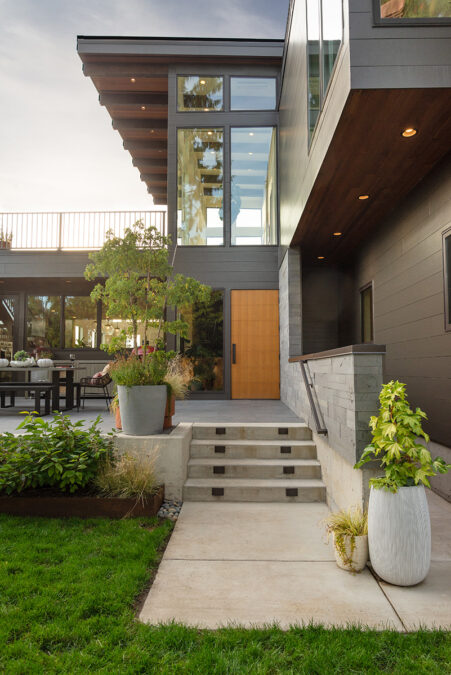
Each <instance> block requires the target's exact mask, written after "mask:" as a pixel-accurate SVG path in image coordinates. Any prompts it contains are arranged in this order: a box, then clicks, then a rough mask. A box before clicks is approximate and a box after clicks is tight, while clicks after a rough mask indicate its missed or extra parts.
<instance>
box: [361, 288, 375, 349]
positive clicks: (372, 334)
mask: <svg viewBox="0 0 451 675" xmlns="http://www.w3.org/2000/svg"><path fill="white" fill-rule="evenodd" d="M368 289H371V340H369V341H368V342H364V340H363V333H364V315H363V293H364V292H365V291H367V290H368ZM359 300H360V343H361V344H367V345H371V344H374V280H371V281H369V282H368V283H367V284H364V285H363V286H361V287H360V288H359Z"/></svg>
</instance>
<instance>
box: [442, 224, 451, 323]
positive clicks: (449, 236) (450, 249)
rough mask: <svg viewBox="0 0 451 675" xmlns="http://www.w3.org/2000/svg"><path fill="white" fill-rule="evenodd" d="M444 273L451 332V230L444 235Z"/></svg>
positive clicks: (446, 317) (447, 318)
mask: <svg viewBox="0 0 451 675" xmlns="http://www.w3.org/2000/svg"><path fill="white" fill-rule="evenodd" d="M443 271H444V280H445V327H446V330H451V230H448V232H445V234H444V235H443Z"/></svg>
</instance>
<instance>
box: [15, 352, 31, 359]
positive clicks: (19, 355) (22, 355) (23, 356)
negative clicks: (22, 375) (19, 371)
mask: <svg viewBox="0 0 451 675" xmlns="http://www.w3.org/2000/svg"><path fill="white" fill-rule="evenodd" d="M29 358H30V355H29V354H28V353H27V352H26V351H25V350H23V349H21V350H20V351H18V352H16V353H15V354H14V361H26V360H27V359H29Z"/></svg>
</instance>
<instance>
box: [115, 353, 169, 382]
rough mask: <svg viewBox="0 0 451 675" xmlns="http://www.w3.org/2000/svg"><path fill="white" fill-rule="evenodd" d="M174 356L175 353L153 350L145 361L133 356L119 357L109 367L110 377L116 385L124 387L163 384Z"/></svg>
mask: <svg viewBox="0 0 451 675" xmlns="http://www.w3.org/2000/svg"><path fill="white" fill-rule="evenodd" d="M174 356H175V352H165V351H163V350H155V351H154V352H152V353H151V354H147V356H146V358H145V359H141V358H140V357H139V356H135V355H134V354H132V355H131V356H129V357H120V358H118V359H117V360H116V361H114V362H113V364H112V365H111V369H110V375H111V378H112V379H113V381H114V382H115V383H116V384H119V385H122V386H125V387H136V386H140V385H159V384H164V383H165V382H164V379H165V377H166V373H167V370H168V364H169V361H170V360H171V359H172V358H173V357H174Z"/></svg>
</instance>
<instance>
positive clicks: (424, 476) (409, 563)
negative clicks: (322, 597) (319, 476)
mask: <svg viewBox="0 0 451 675" xmlns="http://www.w3.org/2000/svg"><path fill="white" fill-rule="evenodd" d="M379 401H380V409H379V415H378V416H373V417H371V419H370V428H371V430H372V436H373V438H372V441H371V443H370V445H368V446H367V447H366V448H365V450H364V452H363V454H362V457H361V458H360V461H359V462H357V464H356V465H355V468H356V469H360V468H361V467H362V466H363V465H364V464H366V463H367V462H370V461H372V460H374V459H378V460H380V464H381V468H382V469H383V470H384V475H383V476H380V477H377V478H372V479H371V480H370V485H371V491H370V499H369V507H368V544H369V553H370V558H371V565H372V567H373V569H374V571H375V572H376V574H378V575H379V576H380V577H381V578H382V579H384V580H385V581H388V582H389V583H391V584H396V585H398V586H413V585H414V584H418V583H419V582H420V581H423V579H424V578H425V577H426V575H427V573H428V571H429V566H430V560H431V526H430V518H429V509H428V503H427V499H426V494H425V490H424V486H426V487H430V484H429V478H430V477H431V476H435V475H436V474H438V473H446V472H447V471H448V470H449V469H450V468H451V466H450V465H448V464H446V462H445V460H444V459H443V458H442V457H437V458H436V459H434V460H433V459H432V457H431V453H430V452H429V450H428V449H427V447H425V445H424V444H423V443H420V441H419V439H420V438H423V439H424V441H425V442H426V443H428V442H429V436H428V434H427V433H426V432H425V431H424V430H423V428H422V421H423V420H424V419H427V416H426V414H425V413H424V412H423V411H422V410H420V408H416V410H415V412H414V411H413V410H412V409H411V407H410V406H409V403H408V400H407V396H406V385H405V384H402V383H401V382H398V381H391V382H389V383H388V384H385V385H384V386H383V387H382V391H381V393H380V396H379Z"/></svg>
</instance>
